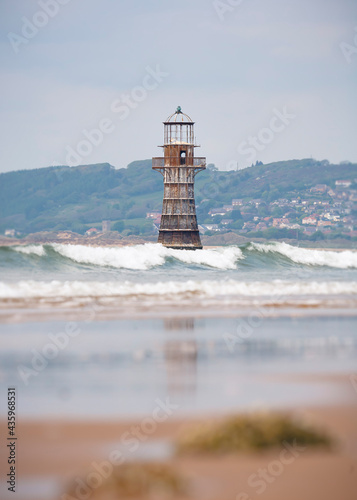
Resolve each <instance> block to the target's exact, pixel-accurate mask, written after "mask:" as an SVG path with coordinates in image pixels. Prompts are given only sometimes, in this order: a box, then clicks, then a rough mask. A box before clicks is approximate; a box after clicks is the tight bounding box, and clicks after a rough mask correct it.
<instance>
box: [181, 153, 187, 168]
mask: <svg viewBox="0 0 357 500" xmlns="http://www.w3.org/2000/svg"><path fill="white" fill-rule="evenodd" d="M180 164H181V165H186V151H180Z"/></svg>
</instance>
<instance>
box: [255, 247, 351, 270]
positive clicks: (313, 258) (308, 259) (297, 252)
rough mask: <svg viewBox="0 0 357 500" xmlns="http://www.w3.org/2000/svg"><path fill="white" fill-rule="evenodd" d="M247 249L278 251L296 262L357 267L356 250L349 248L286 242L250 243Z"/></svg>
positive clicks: (312, 264) (265, 251)
mask: <svg viewBox="0 0 357 500" xmlns="http://www.w3.org/2000/svg"><path fill="white" fill-rule="evenodd" d="M248 250H258V251H259V252H264V253H269V252H271V253H278V254H280V255H283V256H284V257H288V259H290V260H291V261H293V262H295V263H296V264H304V265H309V266H328V267H335V268H338V269H348V268H357V252H353V251H351V250H342V251H333V250H315V249H310V248H300V247H295V246H292V245H288V244H287V243H278V242H275V243H250V244H249V247H248Z"/></svg>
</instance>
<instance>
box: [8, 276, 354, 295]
mask: <svg viewBox="0 0 357 500" xmlns="http://www.w3.org/2000/svg"><path fill="white" fill-rule="evenodd" d="M318 295H325V296H326V295H335V296H336V295H357V282H355V281H325V282H317V281H313V282H301V281H281V280H274V281H269V282H264V281H254V282H241V281H235V280H228V281H223V280H222V281H218V280H217V281H209V280H204V281H194V280H188V281H166V282H155V283H134V282H130V281H125V282H122V283H118V282H115V281H109V282H98V281H57V280H55V281H50V282H45V281H32V280H28V281H20V282H17V283H5V282H0V298H3V299H4V298H75V297H127V298H133V299H136V298H138V297H145V296H146V297H154V296H156V297H166V298H171V299H172V298H174V297H176V298H177V299H180V298H188V297H196V298H214V297H216V298H219V299H224V298H227V297H230V298H232V297H275V298H278V297H283V298H286V297H288V296H318Z"/></svg>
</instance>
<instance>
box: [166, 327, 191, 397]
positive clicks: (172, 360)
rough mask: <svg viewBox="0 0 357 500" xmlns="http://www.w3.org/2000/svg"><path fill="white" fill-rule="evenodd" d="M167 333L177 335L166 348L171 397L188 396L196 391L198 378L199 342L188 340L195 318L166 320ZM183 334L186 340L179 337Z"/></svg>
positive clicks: (168, 387) (168, 384)
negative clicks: (188, 333)
mask: <svg viewBox="0 0 357 500" xmlns="http://www.w3.org/2000/svg"><path fill="white" fill-rule="evenodd" d="M164 328H165V331H167V332H169V334H171V333H175V338H174V339H172V340H168V341H167V342H166V343H165V346H164V355H165V361H166V373H167V389H168V393H169V394H170V395H176V396H177V395H178V394H182V395H187V394H193V393H195V391H196V377H197V366H196V364H197V342H196V340H194V339H187V333H186V332H191V333H192V336H193V333H194V328H195V320H194V319H193V318H170V319H165V320H164ZM180 334H182V335H183V336H185V339H183V340H180V339H179V338H178V337H179V336H180Z"/></svg>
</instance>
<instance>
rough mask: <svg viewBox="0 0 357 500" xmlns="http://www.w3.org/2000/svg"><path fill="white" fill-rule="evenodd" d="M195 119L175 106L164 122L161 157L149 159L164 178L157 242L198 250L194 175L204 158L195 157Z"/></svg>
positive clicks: (168, 245)
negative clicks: (173, 111) (162, 154)
mask: <svg viewBox="0 0 357 500" xmlns="http://www.w3.org/2000/svg"><path fill="white" fill-rule="evenodd" d="M194 137H195V136H194V122H193V121H192V120H191V118H190V117H189V116H188V115H186V114H185V113H183V112H182V110H181V107H180V106H178V108H177V109H176V111H175V113H173V114H172V115H170V116H169V117H168V118H167V120H166V121H164V145H163V146H160V147H162V148H163V150H164V156H163V157H156V158H153V159H152V168H153V170H158V171H159V172H160V173H161V174H162V175H163V177H164V199H163V203H162V215H161V224H160V230H159V238H158V243H162V244H163V245H164V246H165V247H168V248H178V249H187V250H188V249H191V250H196V249H201V248H202V244H201V239H200V233H199V231H198V226H197V217H196V207H195V196H194V183H195V176H196V174H197V173H198V172H199V171H200V170H204V169H205V168H206V158H201V157H195V155H194V149H195V148H196V147H198V146H197V145H195V139H194Z"/></svg>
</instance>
